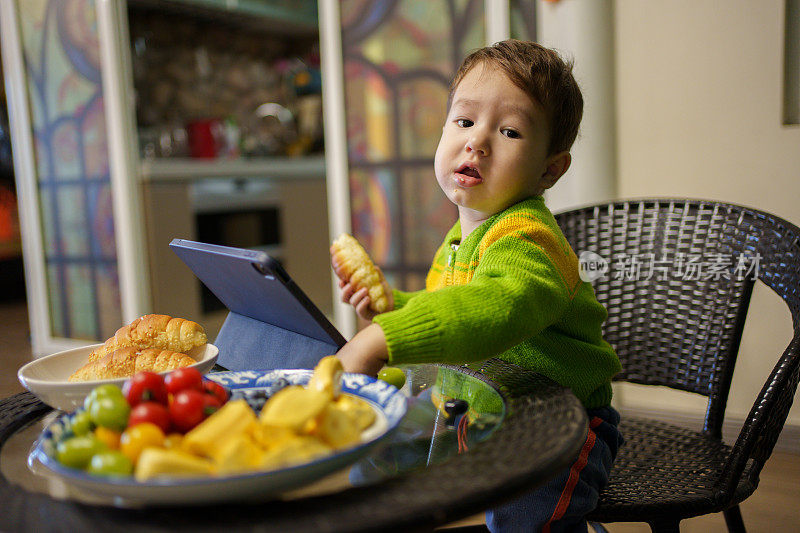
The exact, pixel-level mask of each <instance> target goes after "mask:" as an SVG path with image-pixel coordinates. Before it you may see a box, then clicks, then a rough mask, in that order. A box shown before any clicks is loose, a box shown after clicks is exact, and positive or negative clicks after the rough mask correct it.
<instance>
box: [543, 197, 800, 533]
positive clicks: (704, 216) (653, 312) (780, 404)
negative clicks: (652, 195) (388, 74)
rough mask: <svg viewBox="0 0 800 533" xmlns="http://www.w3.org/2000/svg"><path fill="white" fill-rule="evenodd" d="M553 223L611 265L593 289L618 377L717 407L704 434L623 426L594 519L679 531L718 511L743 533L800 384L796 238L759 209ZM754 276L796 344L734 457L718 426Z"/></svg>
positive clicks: (640, 209) (670, 205)
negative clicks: (775, 299)
mask: <svg viewBox="0 0 800 533" xmlns="http://www.w3.org/2000/svg"><path fill="white" fill-rule="evenodd" d="M556 219H557V220H558V223H559V224H560V226H561V228H562V229H563V231H564V234H565V235H566V237H567V239H568V240H569V242H570V244H572V247H573V248H574V249H575V251H576V253H578V254H579V255H580V254H581V252H588V251H591V252H594V253H596V254H598V255H599V256H601V257H602V258H605V259H606V260H608V261H609V270H608V272H607V274H606V275H605V276H603V277H601V278H599V279H596V280H595V281H594V287H595V291H596V292H597V296H598V298H599V299H600V301H601V302H602V303H603V304H604V305H605V306H606V307H607V309H608V311H609V317H608V320H607V322H606V325H605V336H606V339H607V340H608V341H609V342H610V343H611V344H612V345H613V346H614V347H615V348H616V350H617V353H618V354H619V357H620V359H621V361H622V368H623V370H622V372H621V373H620V374H619V375H618V376H617V378H616V379H619V380H624V381H628V382H634V383H641V384H646V385H665V386H667V387H671V388H674V389H680V390H684V391H690V392H693V393H697V394H701V395H703V396H706V397H708V408H707V411H706V416H705V423H704V424H703V428H702V429H701V430H700V431H690V430H687V429H683V428H681V427H677V426H674V425H671V424H666V423H663V422H659V421H657V420H646V419H642V418H633V417H630V418H624V417H623V421H622V423H621V431H622V432H623V435H624V437H625V439H626V443H625V444H624V445H623V447H622V448H621V449H620V452H619V456H618V457H617V461H616V463H615V465H614V468H613V470H612V472H611V479H610V482H609V485H608V487H607V488H606V489H605V490H604V492H603V493H602V494H601V498H600V503H599V506H598V507H597V509H596V510H595V511H594V512H593V513H592V514H591V515H590V516H589V519H590V520H593V521H598V522H647V523H649V525H650V527H651V529H652V530H653V531H678V530H679V523H680V521H681V520H682V519H684V518H689V517H693V516H698V515H702V514H707V513H714V512H720V511H721V512H723V513H724V515H725V520H726V523H727V526H728V529H729V530H730V531H744V523H743V521H742V516H741V512H740V510H739V506H738V504H739V503H740V502H742V501H743V500H744V499H745V498H747V497H748V496H749V495H750V494H752V493H753V491H755V489H756V487H757V486H758V480H759V473H760V471H761V468H762V467H763V465H764V463H765V462H766V460H767V459H768V458H769V456H770V454H771V453H772V449H773V447H774V445H775V442H776V440H777V438H778V435H779V433H780V432H781V429H782V427H783V424H784V422H785V420H786V415H787V412H788V411H789V408H790V406H791V404H792V399H793V396H794V392H795V390H796V388H797V383H798V374H799V373H800V370H799V369H800V355H798V354H800V349H799V348H800V346H799V344H800V243H799V242H798V239H800V229H798V228H797V226H795V225H793V224H791V223H789V222H787V221H785V220H782V219H780V218H778V217H775V216H773V215H770V214H768V213H764V212H761V211H757V210H754V209H749V208H745V207H740V206H737V205H731V204H723V203H717V202H711V201H699V200H678V199H649V200H635V201H620V202H614V203H610V204H603V205H595V206H589V207H585V208H580V209H575V210H571V211H568V212H564V213H560V214H558V215H556ZM633 257H637V258H638V260H639V261H640V262H639V266H640V267H642V270H640V271H638V272H637V270H636V268H633V267H634V266H635V265H634V262H633V261H632V260H631V258H633ZM692 258H694V260H693V259H692ZM698 258H700V259H699V260H698ZM740 258H745V259H746V261H745V262H744V263H743V264H739V259H740ZM626 261H627V262H626ZM648 263H649V266H648ZM620 266H625V267H626V268H619V267H620ZM698 266H699V267H700V271H699V274H700V275H699V276H693V274H696V273H698V271H697V267H698ZM737 266H740V267H741V269H739V270H737ZM650 267H654V268H652V270H651V268H650ZM703 267H705V272H703ZM681 268H682V269H684V270H678V269H681ZM748 268H749V269H750V271H749V272H748V271H747V269H748ZM689 269H693V270H689ZM681 272H682V273H683V274H684V276H685V277H686V278H687V279H682V277H681V276H679V275H678V274H679V273H681ZM648 274H650V275H649V276H648ZM756 276H757V278H758V279H759V280H760V281H762V282H763V283H764V284H765V285H767V286H768V287H770V288H771V289H772V290H773V291H775V292H776V293H777V294H778V295H779V296H780V297H781V298H782V299H783V300H784V301H785V302H786V304H787V305H788V307H789V311H790V312H791V316H792V324H793V326H794V336H793V338H792V339H791V342H790V343H789V345H788V347H787V348H786V350H785V351H784V353H783V354H782V355H781V356H780V357H776V359H777V364H776V365H775V367H774V369H773V370H772V372H771V374H770V376H769V378H768V380H767V382H766V383H765V384H764V387H763V389H762V390H761V393H760V394H759V395H758V397H757V398H756V400H755V403H754V404H753V407H752V409H751V411H750V414H749V415H748V417H747V419H746V421H745V424H744V427H743V428H742V430H741V432H740V433H739V436H738V438H737V439H736V442H735V443H734V444H733V445H732V446H729V445H727V444H724V443H723V442H722V424H723V419H724V415H725V406H726V403H727V400H728V392H729V389H730V385H731V378H732V376H733V368H734V364H735V363H736V355H737V352H738V349H739V341H740V339H741V335H742V328H743V326H744V322H745V316H746V313H747V308H748V304H749V300H750V295H751V293H752V290H753V285H754V278H755V277H756ZM695 277H696V278H697V279H694V278H695ZM637 278H638V279H637ZM776 355H777V354H776ZM766 357H767V355H766V354H765V359H764V360H765V361H767V360H768V359H767V358H766ZM773 360H774V359H769V361H773ZM770 364H771V363H770Z"/></svg>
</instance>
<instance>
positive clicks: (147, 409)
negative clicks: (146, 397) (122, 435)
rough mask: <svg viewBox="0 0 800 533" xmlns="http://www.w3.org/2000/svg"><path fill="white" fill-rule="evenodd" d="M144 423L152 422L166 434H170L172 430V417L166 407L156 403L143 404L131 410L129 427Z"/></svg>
mask: <svg viewBox="0 0 800 533" xmlns="http://www.w3.org/2000/svg"><path fill="white" fill-rule="evenodd" d="M142 422H150V423H151V424H155V425H156V426H158V427H159V428H161V431H163V432H164V434H167V433H169V429H170V425H171V422H170V416H169V411H168V410H167V408H166V407H164V406H163V405H161V404H160V403H156V402H143V403H140V404H139V405H137V406H136V407H134V408H133V409H132V410H131V416H130V417H129V418H128V427H129V428H130V427H133V426H135V425H136V424H141V423H142Z"/></svg>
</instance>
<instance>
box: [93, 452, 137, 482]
mask: <svg viewBox="0 0 800 533" xmlns="http://www.w3.org/2000/svg"><path fill="white" fill-rule="evenodd" d="M86 471H87V472H89V473H90V474H95V475H99V476H129V475H131V474H132V473H133V463H132V462H131V460H130V459H128V457H127V456H126V455H125V454H124V453H122V452H120V451H118V450H108V451H104V452H100V453H96V454H94V455H93V456H92V459H91V461H89V466H88V468H87V469H86Z"/></svg>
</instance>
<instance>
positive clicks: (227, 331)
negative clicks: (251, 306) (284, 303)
mask: <svg viewBox="0 0 800 533" xmlns="http://www.w3.org/2000/svg"><path fill="white" fill-rule="evenodd" d="M214 344H215V345H216V346H217V348H219V357H218V359H217V364H219V365H220V366H223V367H225V368H227V369H228V370H273V369H276V368H314V366H316V364H317V361H319V360H320V359H322V358H323V357H325V356H326V355H331V354H334V353H336V352H337V351H338V350H339V348H338V347H337V346H336V345H335V344H333V343H330V344H329V343H326V342H323V341H320V340H317V339H312V338H311V337H307V336H305V335H303V334H301V333H295V332H293V331H289V330H286V329H283V328H280V327H278V326H274V325H272V324H268V323H266V322H261V321H260V320H256V319H254V318H250V317H247V316H244V315H240V314H238V313H234V312H230V313H229V314H228V318H226V319H225V323H224V324H223V325H222V329H220V332H219V335H217V338H216V340H215V341H214Z"/></svg>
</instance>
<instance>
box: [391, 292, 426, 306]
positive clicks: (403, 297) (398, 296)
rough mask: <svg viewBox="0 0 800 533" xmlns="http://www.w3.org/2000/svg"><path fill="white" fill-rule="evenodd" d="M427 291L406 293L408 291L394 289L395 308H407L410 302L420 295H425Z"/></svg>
mask: <svg viewBox="0 0 800 533" xmlns="http://www.w3.org/2000/svg"><path fill="white" fill-rule="evenodd" d="M424 292H425V290H424V289H423V290H421V291H413V292H406V291H399V290H397V289H392V297H393V298H394V308H395V309H401V308H403V307H405V305H406V304H407V303H408V301H409V300H411V299H412V298H414V297H415V296H417V295H418V294H422V293H424Z"/></svg>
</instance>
